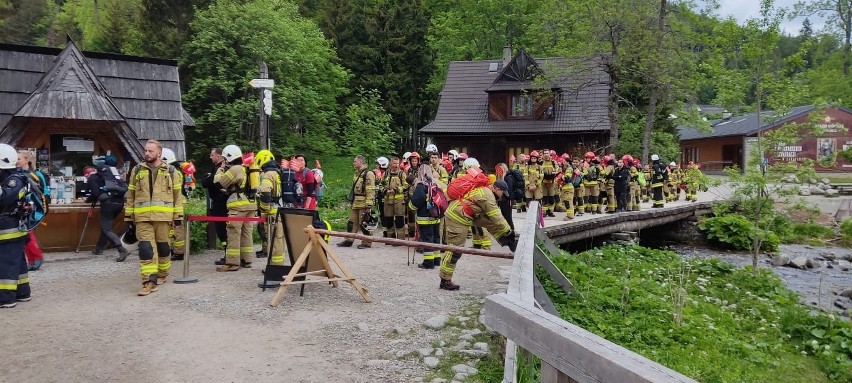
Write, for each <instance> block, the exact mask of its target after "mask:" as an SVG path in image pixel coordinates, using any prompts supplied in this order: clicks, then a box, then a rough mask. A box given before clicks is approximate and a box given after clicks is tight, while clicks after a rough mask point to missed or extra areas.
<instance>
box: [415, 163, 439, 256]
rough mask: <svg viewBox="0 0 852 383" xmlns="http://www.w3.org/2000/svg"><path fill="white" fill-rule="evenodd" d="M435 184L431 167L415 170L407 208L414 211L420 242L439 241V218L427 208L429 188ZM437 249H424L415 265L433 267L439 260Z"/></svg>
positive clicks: (436, 242)
mask: <svg viewBox="0 0 852 383" xmlns="http://www.w3.org/2000/svg"><path fill="white" fill-rule="evenodd" d="M434 185H435V183H434V181H433V180H432V169H430V168H429V167H426V166H421V167H420V168H419V169H418V170H417V175H416V178H415V179H414V185H413V187H411V189H413V190H414V192H413V194H412V196H411V199H410V200H409V201H408V208H409V209H410V210H413V211H415V216H416V218H415V219H416V220H417V221H416V222H417V227H418V230H419V231H420V238H419V239H420V242H426V243H435V244H438V243H441V233H440V231H439V230H440V225H441V218H440V217H435V216H434V215H435V214H433V213H432V212H431V211H430V209H429V203H430V201H429V190H430V188H432V187H433V186H434ZM439 254H440V253H439V252H438V251H437V250H432V249H424V250H423V262H422V263H419V264H418V265H417V267H419V268H421V269H434V268H435V266H437V265H438V263H439V262H440V256H439Z"/></svg>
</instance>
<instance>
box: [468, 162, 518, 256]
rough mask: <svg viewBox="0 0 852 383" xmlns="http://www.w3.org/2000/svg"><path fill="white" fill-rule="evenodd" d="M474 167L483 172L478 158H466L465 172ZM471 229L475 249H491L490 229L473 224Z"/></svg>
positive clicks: (476, 170)
mask: <svg viewBox="0 0 852 383" xmlns="http://www.w3.org/2000/svg"><path fill="white" fill-rule="evenodd" d="M472 168H475V169H474V170H473V171H475V172H479V173H482V170H481V169H480V168H479V161H478V160H477V159H476V158H468V159H466V160H465V161H464V164H463V165H462V170H464V174H465V175H466V174H467V173H468V171H470V170H471V169H472ZM489 184H490V183H489ZM501 214H502V213H501ZM507 223H508V222H507ZM470 231H471V234H472V236H471V237H472V238H471V242H472V243H473V248H474V249H483V250H491V239H490V238H489V237H488V231H486V230H485V229H484V228H483V227H482V226H472V227H471V228H470Z"/></svg>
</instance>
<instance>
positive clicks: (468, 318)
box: [459, 317, 470, 322]
mask: <svg viewBox="0 0 852 383" xmlns="http://www.w3.org/2000/svg"><path fill="white" fill-rule="evenodd" d="M469 320H470V317H459V322H467V321H469Z"/></svg>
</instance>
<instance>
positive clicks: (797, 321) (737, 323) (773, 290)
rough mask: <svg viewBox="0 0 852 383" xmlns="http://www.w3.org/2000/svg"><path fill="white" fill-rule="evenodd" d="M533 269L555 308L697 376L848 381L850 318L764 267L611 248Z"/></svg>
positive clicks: (851, 371) (716, 380)
mask: <svg viewBox="0 0 852 383" xmlns="http://www.w3.org/2000/svg"><path fill="white" fill-rule="evenodd" d="M554 263H556V265H557V266H558V267H559V268H560V269H561V270H562V271H563V272H564V273H565V274H566V276H568V278H569V279H570V280H571V282H572V283H573V285H574V287H575V291H574V292H573V293H572V294H570V295H568V294H566V293H564V292H563V291H562V290H561V289H560V288H559V287H558V286H557V285H556V284H555V283H554V282H553V281H551V280H550V279H549V278H547V276H546V274H545V273H543V272H541V271H539V272H538V274H539V275H538V277H539V279H540V280H542V281H543V283H544V284H545V289H546V290H547V292H548V294H549V295H550V297H551V299H552V300H553V301H554V303H555V304H556V306H557V308H558V310H559V313H560V315H561V316H562V317H563V318H564V319H565V320H567V321H569V322H572V323H574V324H577V325H579V326H581V327H583V328H585V329H587V330H589V331H592V332H594V333H596V334H598V335H600V336H602V337H604V338H606V339H609V340H611V341H613V342H615V343H618V344H620V345H622V346H624V347H626V348H628V349H630V350H632V351H635V352H637V353H639V354H641V355H644V356H645V357H647V358H649V359H651V360H654V361H657V362H659V363H661V364H663V365H665V366H668V367H670V368H672V369H674V370H676V371H679V372H681V373H683V374H685V375H687V376H690V377H692V378H694V379H696V380H698V381H700V382H705V383H722V382H780V383H784V382H790V383H792V382H802V381H808V382H850V381H852V362H850V358H852V325H850V323H849V322H844V321H841V320H838V319H836V318H835V317H833V316H831V315H827V314H824V313H822V312H816V311H810V310H809V309H808V308H806V307H804V306H802V305H800V304H799V297H798V295H797V294H795V293H794V292H792V291H790V290H788V289H787V288H785V287H784V286H783V284H782V282H781V280H780V279H779V278H778V277H776V276H775V275H774V274H772V272H771V271H769V270H761V271H760V273H759V275H757V276H753V275H752V274H751V270H750V268H745V269H739V268H737V267H735V266H733V265H730V264H728V263H724V262H720V261H717V260H700V259H695V260H688V261H684V260H681V258H680V257H678V256H677V255H676V254H674V253H672V252H668V251H660V250H652V249H646V248H642V247H639V246H626V247H622V246H608V247H604V248H601V249H596V250H591V251H587V252H584V253H580V254H577V255H575V256H561V257H557V258H555V259H554Z"/></svg>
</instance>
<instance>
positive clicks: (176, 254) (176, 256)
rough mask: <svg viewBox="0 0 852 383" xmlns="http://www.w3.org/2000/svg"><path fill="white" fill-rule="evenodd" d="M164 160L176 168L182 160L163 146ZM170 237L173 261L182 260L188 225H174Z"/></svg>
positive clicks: (183, 197)
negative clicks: (179, 160)
mask: <svg viewBox="0 0 852 383" xmlns="http://www.w3.org/2000/svg"><path fill="white" fill-rule="evenodd" d="M163 162H165V163H167V164H169V165H171V166H174V167H175V169H180V162H178V160H177V156H175V152H174V151H172V150H171V149H169V148H163ZM181 177H183V172H181ZM180 186H181V199H182V201H183V203H182V205H183V206H186V195H187V193H186V188H185V187H184V183H183V182H181V183H180ZM180 213H181V215H183V214H184V211H183V208H181V211H180ZM169 239H170V242H171V247H172V249H171V250H172V261H182V260H183V253H184V252H185V251H186V226H185V225H173V226H172V229H171V230H170V231H169Z"/></svg>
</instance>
